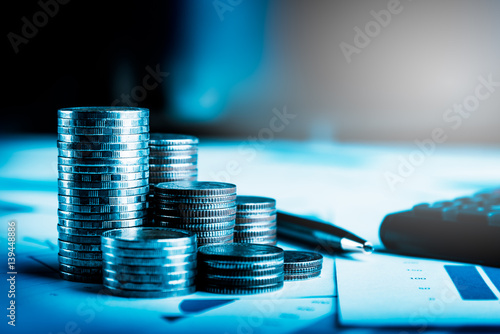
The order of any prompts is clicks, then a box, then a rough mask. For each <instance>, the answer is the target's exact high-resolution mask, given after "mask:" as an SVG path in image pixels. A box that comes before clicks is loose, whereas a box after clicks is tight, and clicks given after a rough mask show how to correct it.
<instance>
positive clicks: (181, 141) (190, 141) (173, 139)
mask: <svg viewBox="0 0 500 334" xmlns="http://www.w3.org/2000/svg"><path fill="white" fill-rule="evenodd" d="M198 142H199V140H198V138H196V137H194V136H189V135H182V134H174V133H152V134H151V139H150V140H149V143H150V144H151V145H158V146H167V145H168V146H170V145H196V144H198Z"/></svg>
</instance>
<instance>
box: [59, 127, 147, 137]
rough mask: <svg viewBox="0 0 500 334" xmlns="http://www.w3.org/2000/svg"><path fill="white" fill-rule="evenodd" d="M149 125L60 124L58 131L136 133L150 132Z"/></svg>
mask: <svg viewBox="0 0 500 334" xmlns="http://www.w3.org/2000/svg"><path fill="white" fill-rule="evenodd" d="M148 132H149V126H129V127H118V128H116V127H115V128H111V127H106V128H97V127H85V128H82V127H74V126H58V127H57V133H60V134H65V135H80V136H81V135H90V136H97V135H107V136H109V135H136V134H142V133H148Z"/></svg>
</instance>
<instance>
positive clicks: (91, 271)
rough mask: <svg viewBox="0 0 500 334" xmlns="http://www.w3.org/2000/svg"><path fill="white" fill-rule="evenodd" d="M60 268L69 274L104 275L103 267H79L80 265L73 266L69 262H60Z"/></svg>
mask: <svg viewBox="0 0 500 334" xmlns="http://www.w3.org/2000/svg"><path fill="white" fill-rule="evenodd" d="M59 270H60V271H64V272H66V273H69V274H75V275H86V276H99V277H101V276H102V269H101V268H92V267H78V266H71V265H68V264H64V263H60V264H59Z"/></svg>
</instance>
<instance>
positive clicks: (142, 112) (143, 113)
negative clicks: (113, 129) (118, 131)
mask: <svg viewBox="0 0 500 334" xmlns="http://www.w3.org/2000/svg"><path fill="white" fill-rule="evenodd" d="M57 116H58V117H59V118H71V119H87V118H111V119H124V118H125V119H126V118H143V117H149V109H146V108H136V107H76V108H62V109H59V110H58V111H57Z"/></svg>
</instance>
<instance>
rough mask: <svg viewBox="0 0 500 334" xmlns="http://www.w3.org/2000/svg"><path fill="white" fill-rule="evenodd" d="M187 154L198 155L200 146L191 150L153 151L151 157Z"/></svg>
mask: <svg viewBox="0 0 500 334" xmlns="http://www.w3.org/2000/svg"><path fill="white" fill-rule="evenodd" d="M185 155H189V156H191V155H198V148H194V149H191V150H184V151H179V150H176V151H151V154H150V157H151V158H160V159H161V158H163V157H177V156H185Z"/></svg>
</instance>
